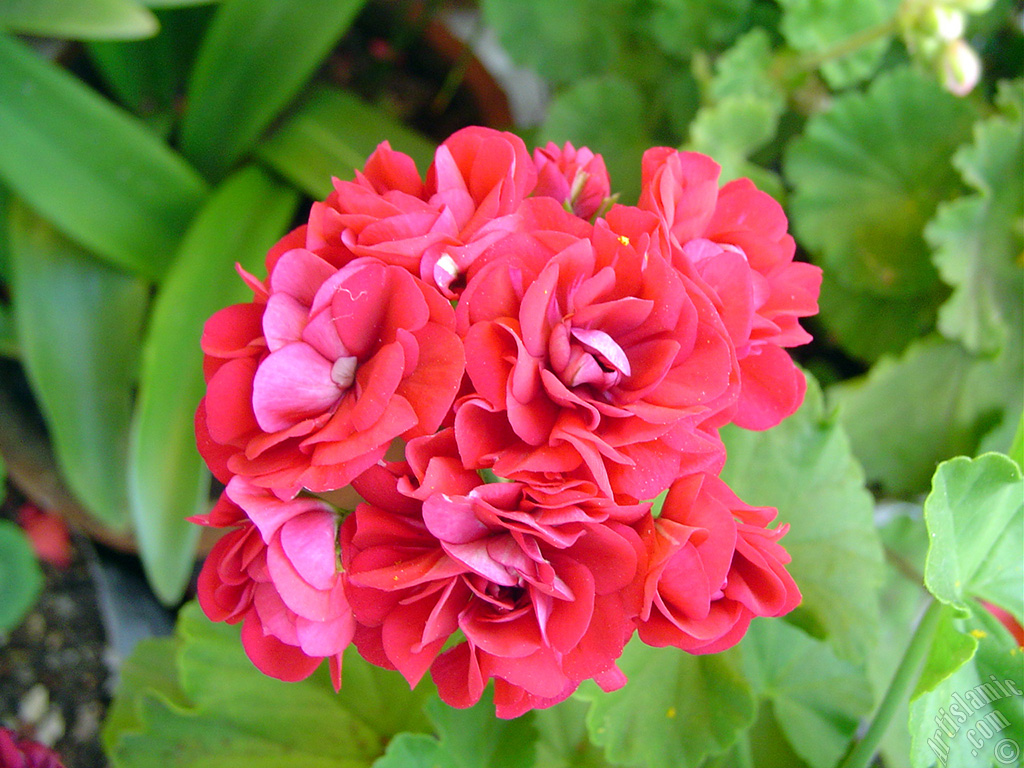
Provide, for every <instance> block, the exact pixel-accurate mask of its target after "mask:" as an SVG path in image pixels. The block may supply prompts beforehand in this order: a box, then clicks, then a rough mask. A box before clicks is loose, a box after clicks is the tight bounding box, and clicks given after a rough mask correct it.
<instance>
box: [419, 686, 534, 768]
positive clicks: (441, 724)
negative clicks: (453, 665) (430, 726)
mask: <svg viewBox="0 0 1024 768" xmlns="http://www.w3.org/2000/svg"><path fill="white" fill-rule="evenodd" d="M426 710H427V714H428V715H429V716H430V719H431V720H432V721H433V723H434V726H435V728H436V729H437V733H438V738H439V742H440V745H441V747H442V748H443V752H442V753H443V754H448V755H451V762H452V763H453V765H455V766H457V768H530V767H531V766H532V765H533V761H534V756H535V742H536V740H537V731H536V729H535V728H534V727H533V713H532V712H530V713H527V714H525V715H522V716H521V717H517V718H515V719H513V720H499V719H498V718H497V717H495V715H494V701H493V692H492V689H491V688H490V687H488V689H487V690H486V691H485V692H484V695H483V696H482V697H481V698H480V701H478V702H477V703H476V704H474V705H473V706H472V707H470V708H469V709H454V708H452V707H449V706H448V705H447V704H445V703H443V702H442V701H441V700H440V699H439V698H436V697H435V698H432V699H430V700H428V701H427V704H426Z"/></svg>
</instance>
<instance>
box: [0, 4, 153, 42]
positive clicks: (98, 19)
mask: <svg viewBox="0 0 1024 768" xmlns="http://www.w3.org/2000/svg"><path fill="white" fill-rule="evenodd" d="M158 28H159V24H158V23H157V20H156V17H155V16H154V15H153V14H152V13H150V12H149V11H147V10H146V9H145V8H143V7H142V6H140V5H139V4H138V3H136V2H133V0H75V2H73V3H69V2H67V0H0V30H8V31H10V32H16V33H18V34H23V35H35V36H37V37H62V38H68V39H71V40H126V39H134V38H140V37H149V36H150V35H154V34H156V31H157V29H158Z"/></svg>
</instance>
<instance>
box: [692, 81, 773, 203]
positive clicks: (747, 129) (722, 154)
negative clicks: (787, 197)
mask: <svg viewBox="0 0 1024 768" xmlns="http://www.w3.org/2000/svg"><path fill="white" fill-rule="evenodd" d="M779 114H780V113H779V111H778V109H777V107H776V105H774V104H773V103H772V102H771V101H769V100H767V99H763V98H761V97H758V96H755V95H752V94H748V95H744V96H726V97H724V98H722V99H721V100H719V101H717V102H716V103H714V104H712V105H708V106H704V107H701V108H700V110H699V111H698V112H697V116H696V118H695V119H694V121H693V122H692V123H691V124H690V141H689V143H688V145H687V149H690V150H693V151H696V152H703V153H704V154H706V155H709V156H710V157H713V158H714V159H715V161H716V162H717V163H718V164H719V165H721V166H722V175H721V179H720V180H721V182H722V183H725V182H727V181H732V180H733V179H738V178H741V177H746V178H749V179H750V180H751V181H753V182H754V183H755V184H756V185H757V186H758V188H759V189H762V190H764V191H766V192H768V193H769V194H772V195H775V196H776V197H779V196H781V195H782V192H783V189H782V181H781V180H780V179H779V177H778V176H776V175H775V174H774V173H772V172H771V171H767V170H765V169H764V168H761V167H759V166H757V165H754V164H753V163H751V162H750V161H749V160H748V158H749V157H750V156H751V155H752V154H753V153H754V152H756V151H757V150H758V149H760V148H761V147H763V146H764V145H765V144H767V143H768V142H769V141H771V140H772V139H773V138H774V137H775V133H776V130H777V129H778V124H779Z"/></svg>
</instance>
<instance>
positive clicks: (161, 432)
mask: <svg viewBox="0 0 1024 768" xmlns="http://www.w3.org/2000/svg"><path fill="white" fill-rule="evenodd" d="M297 197H298V196H297V194H296V193H295V192H294V191H293V190H292V189H290V188H287V187H285V186H283V185H282V184H280V183H279V182H277V181H275V180H274V179H272V178H271V177H270V176H268V175H267V174H266V173H265V172H264V171H262V170H260V169H258V168H255V167H250V168H247V169H244V170H242V171H239V172H238V173H237V174H236V175H234V176H232V177H231V178H230V179H228V180H227V181H225V182H224V183H223V184H222V185H221V186H220V187H218V188H217V190H216V191H215V192H214V193H213V195H212V196H211V197H210V200H209V202H208V203H207V205H206V206H205V207H204V208H203V210H202V211H200V213H199V215H198V216H197V217H196V219H195V221H194V222H193V223H192V226H191V227H190V228H189V230H188V232H187V233H186V235H185V239H184V241H183V243H182V246H181V250H180V251H179V252H178V255H177V257H176V259H175V262H174V267H173V269H172V270H171V271H170V273H169V274H168V275H167V278H166V279H165V280H164V283H163V285H162V286H161V288H160V291H159V293H158V294H157V296H156V299H155V303H154V306H153V312H152V318H151V320H150V324H149V328H148V331H147V334H146V338H145V341H144V345H143V353H142V354H143V357H142V374H141V377H140V382H139V402H138V406H137V408H136V413H135V418H134V421H133V423H132V430H131V432H132V434H131V454H130V465H129V474H128V477H129V489H130V497H131V511H132V519H133V521H134V523H135V530H136V534H137V537H138V542H139V550H140V554H141V556H142V563H143V565H144V566H145V569H146V574H147V576H148V577H149V581H150V584H151V585H152V587H153V590H154V592H155V593H156V595H157V596H158V597H159V598H160V599H161V600H162V601H164V602H165V603H167V604H169V605H170V604H173V603H175V602H177V601H178V600H180V599H181V595H182V592H183V590H184V589H185V585H186V583H187V581H188V577H189V575H190V574H191V571H192V564H193V559H194V548H195V540H196V537H197V535H198V530H199V529H198V528H196V527H195V526H194V525H192V524H191V523H189V522H187V521H186V519H185V518H186V517H189V516H190V515H195V514H200V513H202V512H204V511H206V508H207V506H208V502H207V496H208V493H209V483H210V477H209V473H208V472H207V470H206V468H205V466H204V465H203V461H202V459H201V458H200V456H199V452H198V450H197V449H196V444H195V432H194V423H195V422H194V417H195V410H196V406H197V404H198V402H199V400H200V398H201V397H202V395H203V374H202V352H201V351H200V348H199V337H200V335H201V333H202V328H203V324H204V323H205V321H206V319H207V318H208V317H209V316H210V315H212V314H213V313H214V312H215V311H217V310H218V309H220V308H221V307H223V306H225V305H227V304H233V303H238V302H242V301H245V300H246V299H248V298H250V297H251V294H249V292H248V289H247V288H246V287H245V285H244V283H243V282H242V281H241V280H240V279H239V278H238V276H237V274H236V273H235V271H234V269H233V268H232V265H233V263H235V262H238V263H239V264H241V265H242V267H244V268H245V269H247V270H249V271H250V272H256V271H259V269H260V267H261V265H262V263H263V257H264V255H265V254H266V251H267V249H268V248H269V247H270V246H271V245H273V244H274V242H275V241H276V240H277V238H278V237H279V236H280V235H281V233H282V232H283V231H284V229H285V228H286V227H287V225H288V223H289V222H290V221H291V218H292V215H293V214H294V212H295V208H296V205H297V202H298V200H297Z"/></svg>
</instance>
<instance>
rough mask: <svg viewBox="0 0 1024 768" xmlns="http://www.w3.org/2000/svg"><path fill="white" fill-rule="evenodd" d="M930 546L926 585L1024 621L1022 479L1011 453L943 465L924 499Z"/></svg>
mask: <svg viewBox="0 0 1024 768" xmlns="http://www.w3.org/2000/svg"><path fill="white" fill-rule="evenodd" d="M924 519H925V522H926V523H927V525H928V535H929V540H930V542H931V546H930V547H929V549H928V560H927V562H926V564H925V574H924V582H925V586H926V587H928V590H929V591H930V592H931V593H932V594H933V595H935V597H937V598H938V599H939V600H941V601H942V602H943V603H946V604H947V605H952V606H954V607H956V608H958V609H960V610H962V611H969V610H970V607H969V604H970V602H971V598H973V597H977V598H981V599H984V600H987V601H989V602H991V603H994V604H996V605H998V606H1000V607H1002V608H1004V609H1006V610H1007V611H1009V612H1010V613H1012V614H1013V615H1014V617H1015V618H1016V619H1017V621H1022V620H1024V561H1022V558H1021V551H1020V550H1021V548H1020V542H1021V541H1024V479H1022V477H1021V471H1020V467H1018V466H1017V464H1016V463H1015V462H1014V461H1013V460H1011V459H1010V458H1008V457H1006V456H1003V455H1001V454H998V453H987V454H985V455H983V456H980V457H978V458H977V459H968V458H966V457H963V456H960V457H957V458H955V459H952V460H950V461H947V462H944V463H943V464H941V465H940V466H939V468H938V470H936V472H935V478H934V480H933V481H932V491H931V493H930V494H929V495H928V498H927V499H926V500H925V503H924Z"/></svg>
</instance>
